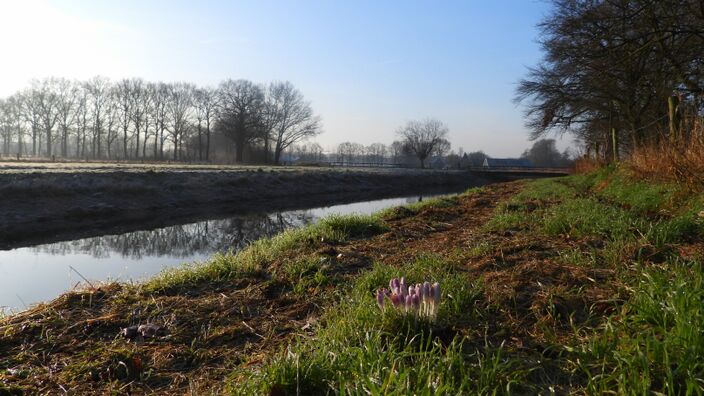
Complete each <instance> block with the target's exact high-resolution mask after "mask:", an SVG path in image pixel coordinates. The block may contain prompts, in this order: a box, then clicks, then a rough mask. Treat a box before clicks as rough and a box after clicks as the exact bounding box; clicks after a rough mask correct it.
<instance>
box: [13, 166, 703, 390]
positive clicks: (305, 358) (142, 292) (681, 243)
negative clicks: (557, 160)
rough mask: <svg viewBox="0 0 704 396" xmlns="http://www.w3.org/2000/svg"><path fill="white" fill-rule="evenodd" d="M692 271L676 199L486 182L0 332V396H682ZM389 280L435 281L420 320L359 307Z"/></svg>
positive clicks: (675, 190)
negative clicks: (131, 330)
mask: <svg viewBox="0 0 704 396" xmlns="http://www.w3.org/2000/svg"><path fill="white" fill-rule="evenodd" d="M703 259H704V196H702V195H701V194H696V193H693V192H690V191H686V190H683V189H681V188H680V187H678V186H676V185H665V184H653V183H649V182H642V181H637V180H634V179H632V178H631V176H630V174H629V173H628V172H627V171H625V170H619V169H606V170H601V171H598V172H594V173H591V174H588V175H576V176H570V177H564V178H556V179H543V180H536V181H526V182H511V183H502V184H493V185H489V186H485V187H482V188H473V189H470V190H468V191H466V192H465V193H463V194H461V195H459V196H456V197H451V198H441V199H435V200H430V201H424V202H422V203H419V204H414V205H410V206H406V207H399V208H395V209H391V210H387V211H385V212H382V213H379V214H376V215H373V216H349V217H332V218H328V219H326V220H325V221H322V222H321V223H318V224H316V225H313V226H311V227H308V228H305V229H300V230H296V231H290V232H286V233H284V234H281V235H279V236H276V237H274V238H271V239H267V240H262V241H259V242H256V243H254V244H253V245H252V246H250V247H249V248H248V249H246V250H244V251H242V252H240V253H237V254H235V255H224V256H218V257H214V258H213V259H212V260H211V261H209V262H206V263H202V264H197V265H191V266H186V267H184V268H182V269H177V270H172V271H168V272H165V273H163V274H162V275H160V276H158V277H156V278H154V279H151V280H150V281H148V282H146V283H144V284H139V285H126V284H106V285H103V286H101V287H100V288H99V289H94V290H85V291H82V292H73V293H69V294H66V295H64V296H61V297H60V298H58V299H56V300H55V301H53V302H51V303H49V304H46V305H41V306H38V307H36V308H34V309H32V310H29V311H27V312H25V313H22V314H18V315H15V316H11V317H7V318H5V319H3V320H2V322H0V340H1V342H0V384H2V385H0V386H4V388H0V392H3V391H4V392H5V393H6V394H19V393H20V392H24V393H25V394H34V393H62V392H67V393H69V394H83V393H88V392H97V393H110V392H112V393H118V394H121V393H129V392H132V393H157V394H183V393H189V392H190V393H192V394H212V393H225V394H270V395H289V394H290V395H295V394H326V393H329V394H336V393H340V394H391V395H396V394H398V395H406V394H428V395H430V394H538V393H541V394H551V393H555V394H569V393H577V394H583V393H587V394H603V393H619V394H647V393H651V392H652V393H655V394H701V393H702V392H704V382H703V381H704V364H702V362H703V361H704V333H702V329H703V328H704V312H703V310H702V301H703V300H704V269H703V268H702V260H703ZM399 276H405V277H406V279H408V280H409V282H411V283H416V282H422V281H425V280H427V281H430V282H439V283H440V285H441V287H442V295H441V302H440V306H439V313H438V316H437V318H435V319H433V320H430V319H426V318H419V317H415V316H413V315H408V314H403V313H400V312H398V311H397V310H395V309H386V310H383V311H382V310H380V309H379V307H377V303H376V302H375V298H374V292H375V290H377V289H378V288H380V287H385V285H388V283H389V279H391V278H393V277H399ZM145 323H153V324H156V325H158V326H161V327H162V328H163V333H161V334H159V335H157V336H156V337H148V338H141V337H137V338H136V339H133V340H131V339H128V338H124V337H120V336H118V334H119V333H120V331H121V329H122V328H125V327H127V326H130V325H136V324H145ZM13 392H14V393H13Z"/></svg>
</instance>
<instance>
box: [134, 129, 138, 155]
mask: <svg viewBox="0 0 704 396" xmlns="http://www.w3.org/2000/svg"><path fill="white" fill-rule="evenodd" d="M134 135H135V136H136V137H137V142H136V145H135V149H134V157H135V158H139V124H135V132H134Z"/></svg>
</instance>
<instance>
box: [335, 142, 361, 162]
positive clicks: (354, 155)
mask: <svg viewBox="0 0 704 396" xmlns="http://www.w3.org/2000/svg"><path fill="white" fill-rule="evenodd" d="M363 153H364V146H363V145H361V144H359V143H354V142H343V143H340V144H339V145H338V146H337V157H338V160H339V161H341V162H347V163H352V162H359V156H360V155H362V154H363Z"/></svg>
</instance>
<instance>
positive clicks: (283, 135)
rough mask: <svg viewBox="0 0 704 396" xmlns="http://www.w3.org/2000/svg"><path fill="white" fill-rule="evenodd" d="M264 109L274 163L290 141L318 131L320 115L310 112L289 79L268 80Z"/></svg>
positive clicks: (298, 139)
mask: <svg viewBox="0 0 704 396" xmlns="http://www.w3.org/2000/svg"><path fill="white" fill-rule="evenodd" d="M266 98H267V99H266V112H267V113H268V114H269V115H270V116H271V120H272V125H271V132H272V135H273V138H274V141H275V146H274V163H276V164H278V163H279V159H280V157H281V153H282V152H283V151H284V150H285V149H286V148H287V147H289V146H290V145H292V144H294V143H296V142H298V141H300V140H303V139H306V138H309V137H312V136H315V135H317V134H319V133H320V118H319V117H317V116H315V115H314V114H313V109H312V108H311V105H310V103H309V102H307V101H306V100H305V99H304V98H303V94H301V92H300V91H299V90H298V89H296V88H295V87H294V86H293V84H291V83H290V82H288V81H287V82H273V83H271V84H269V88H268V90H267V95H266Z"/></svg>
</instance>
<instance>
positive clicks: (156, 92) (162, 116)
mask: <svg viewBox="0 0 704 396" xmlns="http://www.w3.org/2000/svg"><path fill="white" fill-rule="evenodd" d="M148 89H149V91H150V96H151V98H152V106H151V108H150V109H151V111H152V115H151V117H150V118H151V120H152V124H153V127H154V158H155V159H156V158H159V159H164V142H165V141H166V137H165V135H164V132H165V131H166V105H167V103H168V100H169V92H170V90H171V88H170V86H169V85H168V84H165V83H163V82H159V83H149V84H148Z"/></svg>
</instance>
